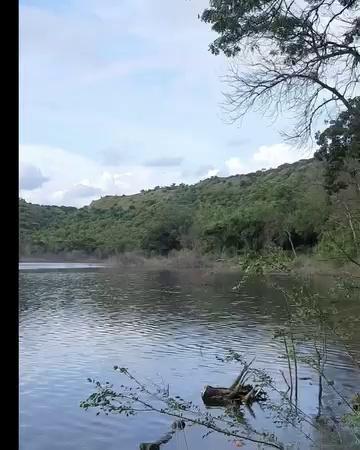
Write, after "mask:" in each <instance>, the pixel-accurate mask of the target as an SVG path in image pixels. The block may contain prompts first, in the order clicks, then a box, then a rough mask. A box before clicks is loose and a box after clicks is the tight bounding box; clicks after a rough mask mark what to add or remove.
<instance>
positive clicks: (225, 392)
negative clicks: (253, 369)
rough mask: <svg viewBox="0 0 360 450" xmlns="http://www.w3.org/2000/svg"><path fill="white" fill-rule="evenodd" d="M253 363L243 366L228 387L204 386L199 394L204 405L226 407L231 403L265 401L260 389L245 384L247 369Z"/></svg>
mask: <svg viewBox="0 0 360 450" xmlns="http://www.w3.org/2000/svg"><path fill="white" fill-rule="evenodd" d="M253 361H254V360H253ZM253 361H251V363H250V364H246V365H245V366H244V368H243V370H242V371H241V373H240V375H239V376H238V377H237V378H236V379H235V381H234V382H233V384H232V385H231V386H230V387H228V388H226V387H214V386H205V388H204V391H203V392H202V394H201V397H202V400H203V402H204V403H205V405H206V406H228V405H229V404H231V403H244V404H247V405H249V404H251V403H253V402H254V401H261V400H265V393H264V391H263V390H262V389H261V388H260V387H258V386H253V385H251V384H245V383H246V380H247V377H248V373H249V368H250V366H251V364H252V362H253Z"/></svg>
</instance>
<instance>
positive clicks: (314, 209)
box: [19, 159, 360, 267]
mask: <svg viewBox="0 0 360 450" xmlns="http://www.w3.org/2000/svg"><path fill="white" fill-rule="evenodd" d="M325 175H326V173H325V164H324V162H321V161H318V160H315V159H308V160H301V161H298V162H296V163H294V164H284V165H282V166H280V167H278V168H277V169H272V170H267V171H258V172H255V173H251V174H247V175H237V176H232V177H227V178H220V177H212V178H210V179H207V180H204V181H201V182H199V183H197V184H195V185H191V186H189V185H184V184H181V185H179V186H175V185H172V186H170V187H162V188H160V187H157V188H155V189H153V190H148V191H143V192H141V193H139V194H135V195H130V196H106V197H103V198H101V199H99V200H96V201H94V202H92V204H91V205H90V206H86V207H83V208H80V209H77V208H73V207H58V206H39V205H33V204H30V203H27V202H26V201H24V200H20V214H19V216H20V257H22V258H26V257H37V256H42V255H65V254H66V255H70V256H71V255H72V256H73V257H77V256H88V257H94V256H95V257H98V258H108V257H111V256H116V255H121V254H124V253H125V252H141V253H142V254H143V255H145V256H155V255H156V256H157V255H162V256H167V255H168V254H170V253H171V252H175V251H179V250H183V251H190V250H191V251H192V252H193V253H196V254H198V255H212V256H214V257H215V258H225V259H227V258H234V257H239V256H240V257H241V258H242V259H243V260H244V261H253V260H254V259H255V260H256V259H258V258H260V255H262V256H261V258H262V259H263V260H264V261H265V262H266V258H267V256H266V255H270V256H271V259H272V261H275V259H276V260H277V261H278V262H279V264H280V265H281V264H283V263H285V264H286V263H288V261H289V260H290V259H293V258H294V257H295V256H299V255H300V257H301V255H304V254H305V255H309V256H313V255H317V256H318V257H319V258H325V259H337V260H339V259H340V260H341V259H346V258H345V254H344V252H345V253H346V254H347V255H349V256H351V257H353V258H358V250H357V246H356V245H354V232H355V237H356V238H357V235H358V234H359V233H360V230H359V229H358V228H359V223H360V220H358V219H359V208H355V207H354V205H353V204H352V203H351V192H350V190H349V189H344V190H343V191H342V200H343V202H345V203H346V205H350V206H351V219H352V226H353V229H352V228H351V227H350V226H349V220H348V219H347V216H346V214H345V215H344V214H343V207H341V206H339V202H337V201H333V195H332V194H331V193H330V192H329V191H328V190H326V189H325V187H324V186H325V185H324V180H325V178H324V177H325ZM350 206H349V208H350ZM358 206H359V205H358ZM345 212H346V211H345ZM335 225H336V235H334V233H333V229H334V226H335ZM354 227H357V229H354ZM274 255H275V256H274ZM279 267H280V266H279Z"/></svg>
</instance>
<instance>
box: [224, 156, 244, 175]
mask: <svg viewBox="0 0 360 450" xmlns="http://www.w3.org/2000/svg"><path fill="white" fill-rule="evenodd" d="M225 166H226V167H227V174H228V175H237V174H239V173H245V172H244V170H245V166H244V164H243V163H242V162H241V161H240V158H236V157H234V158H230V159H228V160H227V161H225Z"/></svg>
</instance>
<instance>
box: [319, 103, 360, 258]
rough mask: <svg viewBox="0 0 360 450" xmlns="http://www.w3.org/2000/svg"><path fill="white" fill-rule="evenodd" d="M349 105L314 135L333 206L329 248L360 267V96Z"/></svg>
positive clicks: (329, 229) (328, 232)
mask: <svg viewBox="0 0 360 450" xmlns="http://www.w3.org/2000/svg"><path fill="white" fill-rule="evenodd" d="M351 106H352V109H351V111H349V110H347V111H343V112H342V113H341V114H339V116H338V117H337V118H336V120H333V121H331V122H330V126H329V127H328V128H326V129H325V130H324V131H323V132H322V133H317V136H316V137H317V143H318V145H319V150H318V151H317V152H316V153H315V157H316V158H317V159H319V160H320V161H322V162H324V163H325V187H326V189H327V191H328V192H329V194H330V195H331V200H332V203H333V214H332V217H331V221H330V223H329V226H328V231H327V235H328V238H329V240H330V241H331V242H330V247H329V245H328V247H329V248H331V247H333V248H334V247H335V249H334V250H337V252H339V251H340V255H341V256H342V257H345V260H351V261H352V262H353V263H355V264H356V265H358V266H360V264H359V263H358V262H357V261H356V257H357V256H358V253H359V248H360V240H359V236H360V97H355V98H354V99H353V100H351ZM334 231H336V237H335V233H334ZM354 258H355V259H354Z"/></svg>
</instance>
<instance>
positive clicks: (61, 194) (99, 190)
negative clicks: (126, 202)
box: [20, 145, 182, 206]
mask: <svg viewBox="0 0 360 450" xmlns="http://www.w3.org/2000/svg"><path fill="white" fill-rule="evenodd" d="M20 162H21V164H22V166H24V167H36V168H38V170H39V173H42V172H43V173H46V174H47V175H48V176H49V179H48V181H47V183H46V185H45V186H40V185H39V186H38V188H37V189H34V190H29V189H26V188H25V187H24V186H23V187H21V188H20V196H21V197H22V198H25V199H26V200H28V201H30V202H32V203H40V204H56V205H71V206H84V205H86V204H89V203H90V202H91V201H92V200H94V199H96V198H99V197H100V196H101V195H122V194H134V193H137V192H139V191H140V190H141V189H148V188H151V187H154V186H156V185H170V184H171V183H174V182H175V183H180V182H181V180H182V178H181V173H180V172H179V171H178V170H177V168H176V167H170V168H169V167H166V168H161V167H160V168H155V167H154V168H153V167H143V166H142V165H141V164H138V165H135V164H133V165H126V166H125V165H122V166H119V165H108V166H103V165H100V164H98V163H97V162H96V161H94V160H92V159H90V158H87V157H85V156H81V155H78V154H75V153H73V152H69V151H66V150H64V149H61V148H52V147H48V146H34V145H21V146H20Z"/></svg>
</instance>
